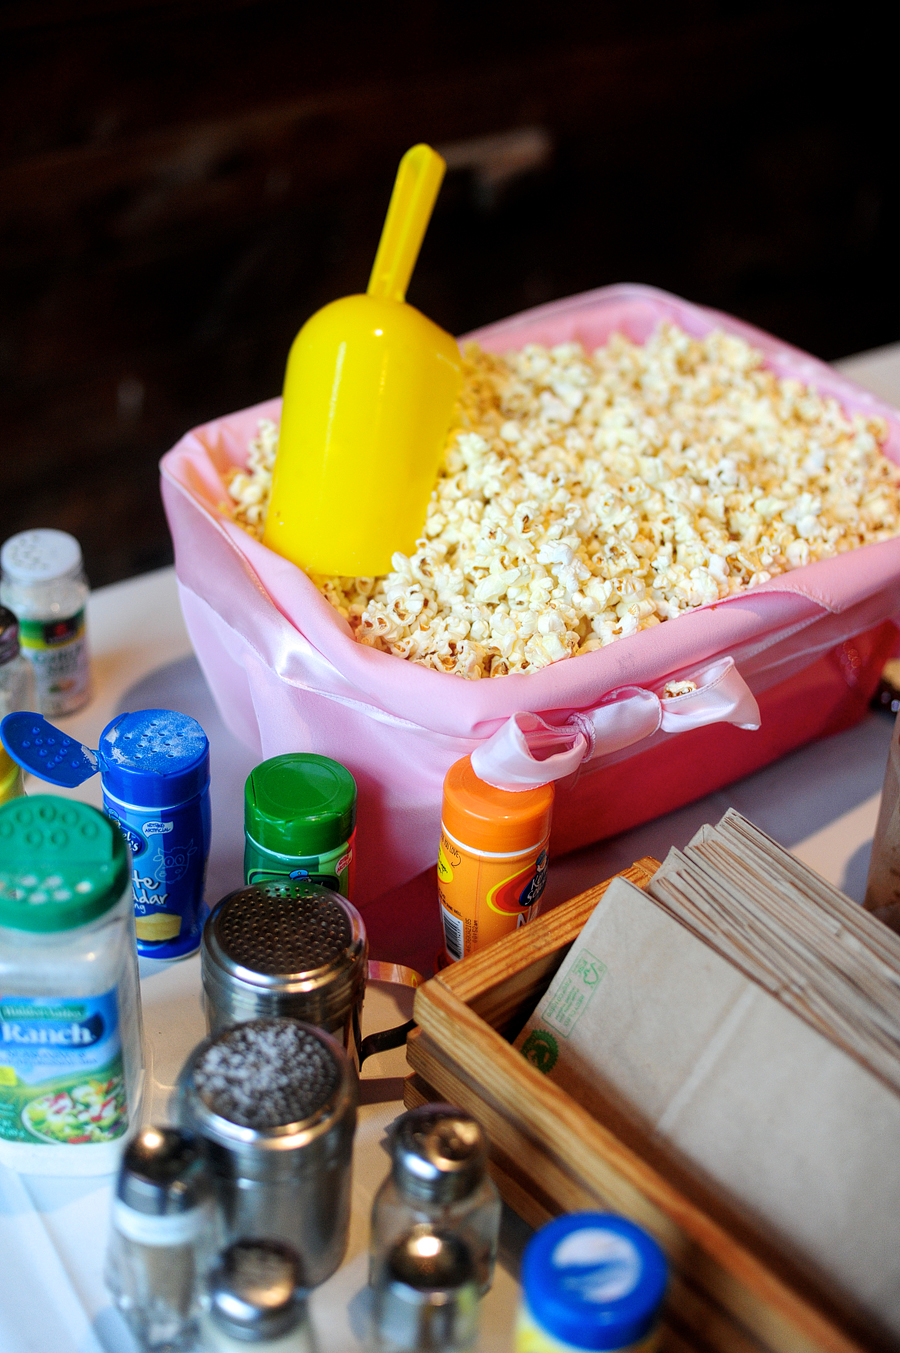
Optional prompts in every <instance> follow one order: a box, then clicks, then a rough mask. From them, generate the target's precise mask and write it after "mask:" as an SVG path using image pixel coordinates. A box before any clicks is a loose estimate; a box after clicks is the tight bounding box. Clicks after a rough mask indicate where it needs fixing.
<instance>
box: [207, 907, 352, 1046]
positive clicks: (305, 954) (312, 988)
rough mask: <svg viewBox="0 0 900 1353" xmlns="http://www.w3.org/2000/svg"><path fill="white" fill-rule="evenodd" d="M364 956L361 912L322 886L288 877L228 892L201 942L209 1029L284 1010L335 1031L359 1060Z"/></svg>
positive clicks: (282, 1013) (213, 1030)
mask: <svg viewBox="0 0 900 1353" xmlns="http://www.w3.org/2000/svg"><path fill="white" fill-rule="evenodd" d="M367 955H368V943H367V941H366V929H365V926H364V925H363V921H362V917H361V916H360V914H359V912H358V911H357V910H356V908H355V907H354V906H353V905H352V903H350V902H348V901H347V899H346V898H345V897H341V896H340V895H339V894H338V893H333V892H331V891H330V890H329V889H327V888H322V887H319V886H315V885H309V884H302V883H290V882H285V883H279V884H271V883H270V884H267V885H266V886H265V887H251V888H240V889H238V891H236V892H233V893H229V894H228V895H227V896H226V897H223V898H222V900H221V902H219V903H218V905H217V906H216V907H215V908H214V909H213V911H212V913H211V915H210V917H209V919H208V921H207V922H206V925H205V926H204V929H203V939H202V942H201V946H200V961H201V971H202V975H203V991H204V1000H205V1005H206V1017H207V1021H208V1025H209V1029H210V1032H212V1033H217V1032H218V1031H219V1030H220V1029H224V1028H227V1027H228V1026H229V1025H232V1024H238V1023H241V1022H242V1021H244V1020H252V1019H256V1018H258V1017H260V1016H269V1015H287V1016H290V1017H291V1018H293V1019H299V1020H303V1021H305V1022H306V1023H308V1024H316V1025H318V1027H319V1028H320V1029H326V1030H327V1031H328V1032H329V1033H332V1034H334V1036H335V1037H336V1038H338V1039H340V1041H341V1042H342V1043H343V1045H344V1047H345V1048H347V1049H348V1051H349V1052H350V1054H351V1056H352V1057H354V1058H355V1060H356V1062H357V1065H359V1050H360V1044H361V1041H362V1040H361V1036H360V1016H361V1012H362V1003H363V996H364V994H365V986H366V960H367Z"/></svg>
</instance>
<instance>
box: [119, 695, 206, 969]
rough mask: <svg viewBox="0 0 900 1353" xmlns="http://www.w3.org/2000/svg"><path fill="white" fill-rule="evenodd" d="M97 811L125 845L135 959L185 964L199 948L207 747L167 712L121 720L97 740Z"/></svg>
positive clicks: (185, 721) (196, 730)
mask: <svg viewBox="0 0 900 1353" xmlns="http://www.w3.org/2000/svg"><path fill="white" fill-rule="evenodd" d="M99 750H100V758H101V761H102V763H103V769H102V770H101V773H100V784H101V786H102V789H103V807H104V809H105V811H106V812H107V813H108V814H109V816H110V817H111V818H112V819H113V821H114V822H117V823H118V824H119V826H120V828H121V829H122V832H123V834H124V836H125V840H126V841H127V842H128V844H129V846H130V847H131V856H132V872H131V882H132V889H133V891H134V919H135V929H136V931H137V948H138V953H139V954H140V955H141V956H142V957H144V958H160V959H162V958H183V957H184V956H185V955H186V954H190V953H193V952H194V950H195V949H197V948H199V945H200V934H201V931H202V930H203V922H204V921H205V919H206V916H205V910H204V902H203V888H204V883H205V881H206V863H207V859H208V857H209V842H210V810H209V742H208V740H207V737H206V734H205V733H204V731H203V729H202V728H201V727H200V725H199V724H198V723H197V720H196V719H192V718H190V717H189V716H188V715H187V714H178V713H176V712H175V711H174V710H169V709H142V710H139V711H138V712H137V713H135V714H121V715H120V716H119V718H118V719H113V721H112V723H110V724H107V726H106V727H105V728H104V730H103V732H102V733H101V735H100V749H99Z"/></svg>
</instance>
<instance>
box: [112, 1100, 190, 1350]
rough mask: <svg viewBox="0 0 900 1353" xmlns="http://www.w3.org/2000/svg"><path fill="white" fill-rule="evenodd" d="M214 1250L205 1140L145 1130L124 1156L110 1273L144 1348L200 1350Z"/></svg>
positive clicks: (163, 1129)
mask: <svg viewBox="0 0 900 1353" xmlns="http://www.w3.org/2000/svg"><path fill="white" fill-rule="evenodd" d="M214 1251H215V1244H214V1223H213V1214H212V1207H211V1196H210V1190H209V1183H208V1180H207V1177H206V1173H205V1170H204V1166H203V1159H202V1155H201V1153H200V1151H199V1149H198V1146H197V1143H196V1142H195V1141H194V1139H193V1138H192V1137H189V1136H188V1135H187V1134H186V1133H183V1132H179V1131H177V1130H176V1129H175V1128H168V1127H148V1128H144V1130H143V1131H142V1132H140V1133H139V1134H138V1135H137V1137H135V1139H134V1140H133V1141H132V1142H131V1143H130V1144H129V1146H128V1148H127V1150H126V1152H125V1155H124V1157H123V1159H122V1168H121V1170H120V1172H119V1179H118V1184H117V1187H116V1196H115V1199H114V1200H113V1209H112V1228H111V1231H110V1238H109V1247H108V1250H107V1256H106V1274H105V1276H106V1285H107V1287H108V1288H109V1289H110V1291H111V1292H112V1294H113V1297H114V1299H115V1303H116V1306H117V1307H118V1308H119V1310H120V1311H121V1312H122V1314H123V1316H124V1317H125V1319H126V1321H127V1322H128V1324H129V1326H130V1327H131V1331H132V1333H133V1334H134V1336H135V1338H136V1339H137V1341H138V1343H139V1345H140V1346H141V1348H143V1349H147V1350H154V1349H159V1350H165V1353H174V1350H181V1349H185V1350H187V1349H189V1348H192V1347H193V1338H194V1334H195V1332H196V1319H197V1315H198V1312H199V1296H200V1280H201V1277H202V1274H203V1272H204V1270H205V1269H206V1268H207V1267H208V1263H209V1260H210V1259H211V1258H212V1255H213V1253H214Z"/></svg>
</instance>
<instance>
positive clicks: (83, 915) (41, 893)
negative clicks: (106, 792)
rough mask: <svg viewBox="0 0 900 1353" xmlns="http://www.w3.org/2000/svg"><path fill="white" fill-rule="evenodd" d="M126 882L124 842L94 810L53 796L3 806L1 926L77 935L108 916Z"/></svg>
mask: <svg viewBox="0 0 900 1353" xmlns="http://www.w3.org/2000/svg"><path fill="white" fill-rule="evenodd" d="M128 882H129V863H128V848H127V846H126V845H125V839H124V837H123V836H122V833H121V832H120V831H119V830H118V828H117V827H116V826H115V825H114V824H113V823H112V822H111V821H110V820H109V818H108V817H104V816H103V814H102V813H99V812H98V811H97V809H96V808H91V807H90V805H89V804H86V803H76V802H74V801H73V800H72V799H62V798H58V797H57V795H55V794H34V795H32V796H31V797H29V798H27V799H13V800H12V801H11V802H10V803H5V804H3V806H2V807H0V926H7V927H8V928H9V929H11V930H33V931H43V932H48V931H59V930H74V929H75V927H76V926H80V925H87V923H88V921H93V920H96V918H97V917H98V916H102V915H103V913H104V912H106V911H109V909H110V907H112V906H114V905H115V904H116V902H118V900H119V898H120V897H121V896H122V893H123V892H124V891H125V889H126V887H127V886H128Z"/></svg>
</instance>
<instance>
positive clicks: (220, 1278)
mask: <svg viewBox="0 0 900 1353" xmlns="http://www.w3.org/2000/svg"><path fill="white" fill-rule="evenodd" d="M204 1305H205V1309H204V1312H203V1315H202V1316H201V1319H200V1339H199V1342H198V1345H197V1348H198V1349H199V1350H202V1353H247V1346H248V1344H249V1345H252V1346H254V1347H257V1348H263V1349H265V1350H266V1353H316V1341H315V1338H314V1337H313V1332H312V1327H311V1325H310V1323H309V1312H308V1308H307V1303H306V1299H305V1296H304V1293H303V1291H302V1290H301V1288H300V1265H299V1260H298V1257H297V1255H296V1254H295V1252H294V1251H293V1250H292V1249H291V1247H290V1245H286V1244H284V1242H283V1241H280V1240H236V1241H235V1242H234V1244H233V1245H229V1246H228V1248H227V1250H224V1251H223V1253H222V1255H221V1256H220V1258H219V1262H218V1264H217V1265H216V1267H215V1268H214V1270H213V1272H212V1273H211V1274H210V1277H209V1285H208V1293H207V1297H206V1301H205V1303H204Z"/></svg>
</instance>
